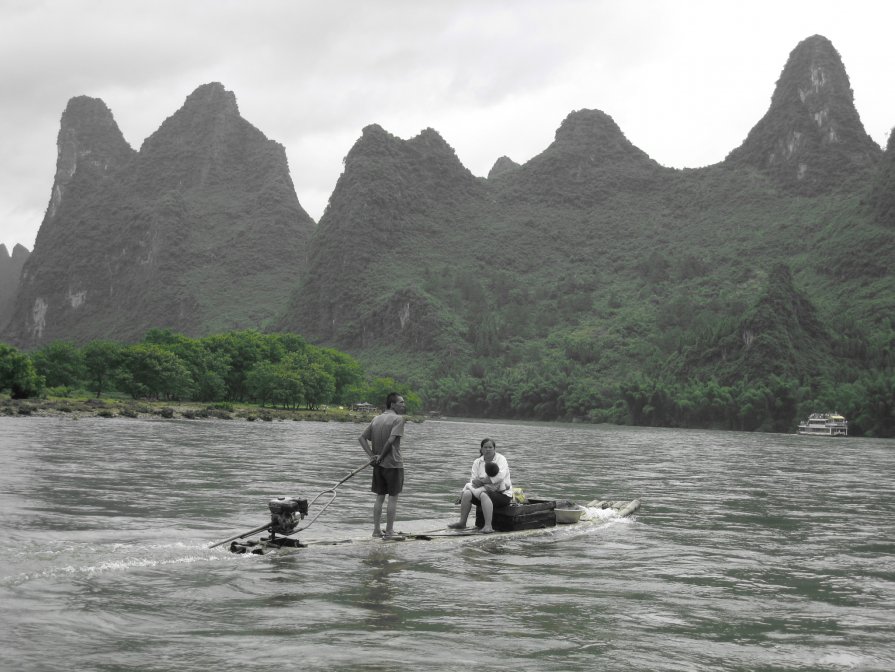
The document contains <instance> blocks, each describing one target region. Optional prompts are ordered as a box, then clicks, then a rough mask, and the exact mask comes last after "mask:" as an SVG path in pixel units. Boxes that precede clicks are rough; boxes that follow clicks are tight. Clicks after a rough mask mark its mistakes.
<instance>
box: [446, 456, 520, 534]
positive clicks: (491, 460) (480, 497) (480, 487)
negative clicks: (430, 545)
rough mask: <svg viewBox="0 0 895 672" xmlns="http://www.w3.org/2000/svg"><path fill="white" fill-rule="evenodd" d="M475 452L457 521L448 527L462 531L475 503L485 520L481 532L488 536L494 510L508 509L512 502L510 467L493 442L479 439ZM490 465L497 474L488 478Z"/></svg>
mask: <svg viewBox="0 0 895 672" xmlns="http://www.w3.org/2000/svg"><path fill="white" fill-rule="evenodd" d="M479 453H480V454H481V456H480V457H478V458H477V459H476V460H475V462H473V463H472V472H471V475H470V479H469V483H467V484H466V486H465V487H464V488H463V493H462V494H461V495H460V520H459V521H458V522H456V523H451V524H450V525H448V527H449V528H451V529H453V530H463V529H465V528H466V520H467V519H468V518H469V512H470V511H471V510H472V505H473V504H475V505H476V506H478V507H481V509H482V517H483V518H484V520H485V524H484V526H483V527H482V533H483V534H489V533H491V532H493V531H494V528H493V527H492V526H491V521H492V519H493V517H494V509H499V508H502V507H504V506H508V505H509V504H510V502H512V501H513V483H512V482H511V481H510V465H509V464H507V458H505V457H504V456H503V455H501V454H500V453H498V452H497V444H496V443H495V442H494V439H482V443H481V448H480V449H479ZM490 464H494V465H496V466H497V473H496V474H495V475H493V476H489V475H488V471H487V470H488V469H490V470H491V471H492V473H493V471H494V467H493V466H491V467H488V465H490Z"/></svg>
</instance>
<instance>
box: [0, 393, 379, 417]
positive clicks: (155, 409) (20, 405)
mask: <svg viewBox="0 0 895 672" xmlns="http://www.w3.org/2000/svg"><path fill="white" fill-rule="evenodd" d="M3 416H16V417H29V416H33V417H54V416H64V417H70V418H73V419H78V418H84V417H99V418H119V417H120V418H143V419H150V418H158V419H164V420H172V419H182V420H207V419H209V420H232V421H243V422H254V421H262V422H272V421H274V420H278V421H283V420H295V421H302V420H312V421H317V422H358V423H365V422H369V421H370V419H371V418H372V417H373V414H370V413H359V412H356V411H350V410H348V409H345V408H338V407H336V408H322V409H318V410H310V411H308V410H303V409H302V410H299V409H279V408H268V407H263V408H262V407H259V406H252V405H248V404H229V403H217V404H199V403H180V402H157V401H138V400H118V399H8V398H7V399H0V417H3Z"/></svg>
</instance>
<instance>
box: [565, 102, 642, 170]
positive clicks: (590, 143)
mask: <svg viewBox="0 0 895 672" xmlns="http://www.w3.org/2000/svg"><path fill="white" fill-rule="evenodd" d="M553 148H554V149H557V150H560V151H562V152H569V153H573V154H578V153H582V152H591V153H595V155H598V156H599V157H601V158H602V159H603V160H619V159H631V158H634V159H637V160H647V161H651V160H650V158H649V156H648V155H647V154H646V152H644V151H642V150H641V149H638V148H637V147H635V146H634V145H633V144H631V142H630V141H629V140H628V139H627V138H626V137H625V134H624V133H623V132H622V130H621V129H620V128H619V127H618V124H616V123H615V120H614V119H613V118H612V117H610V116H609V115H608V114H606V113H605V112H602V111H600V110H577V111H575V112H572V113H571V114H569V116H567V117H566V118H565V119H564V120H563V122H562V124H560V126H559V128H558V129H557V130H556V136H555V140H554V143H553Z"/></svg>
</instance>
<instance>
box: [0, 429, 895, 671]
mask: <svg viewBox="0 0 895 672" xmlns="http://www.w3.org/2000/svg"><path fill="white" fill-rule="evenodd" d="M361 429H362V426H361V425H354V424H345V423H315V422H291V421H282V422H276V421H275V422H238V421H188V420H183V421H176V420H145V421H144V420H128V419H123V418H119V419H103V418H82V419H74V418H65V417H61V418H38V417H31V418H16V417H12V418H7V417H0V502H2V512H0V530H2V537H3V542H4V543H3V545H2V549H0V553H2V562H0V602H2V605H3V606H2V610H0V666H2V669H4V670H17V671H18V670H21V671H30V670H41V671H42V670H59V669H64V670H79V671H83V670H100V671H109V672H111V671H118V670H178V671H193V670H212V669H214V670H243V669H253V670H267V669H271V670H272V669H296V670H298V669H300V670H335V669H338V670H418V669H426V670H468V669H471V668H473V667H477V668H478V669H498V668H500V669H504V670H514V671H523V670H532V671H535V670H537V671H541V670H604V671H605V670H608V671H615V670H617V671H625V672H631V671H632V670H686V671H693V670H697V671H701V670H705V671H717V670H811V671H818V670H880V671H882V670H886V671H888V670H892V669H895V483H893V474H895V441H893V440H871V439H861V438H848V439H823V438H816V437H804V436H796V435H779V434H748V433H737V432H713V431H684V430H669V429H648V428H630V427H624V428H623V427H611V426H588V425H557V424H536V423H500V422H461V421H447V420H445V421H427V422H424V423H420V424H413V423H408V426H407V432H406V436H405V440H404V446H405V448H404V453H405V460H406V461H407V478H406V482H405V493H404V494H403V495H402V496H401V498H400V500H399V509H398V519H399V523H398V526H397V527H398V528H399V529H400V528H401V522H400V521H401V520H404V521H408V520H411V519H416V518H435V519H443V520H444V521H445V522H448V521H449V520H454V519H456V515H457V510H458V508H457V507H456V506H454V500H455V498H456V495H457V492H458V491H459V489H460V487H461V486H462V484H463V482H464V481H465V480H466V477H467V475H468V473H469V466H470V464H471V462H472V460H473V459H474V458H475V457H476V456H477V451H478V443H479V440H480V439H481V438H483V437H485V436H490V437H492V438H494V439H495V440H496V441H497V445H498V450H499V451H500V452H502V453H504V455H506V457H507V459H508V460H509V462H510V465H511V468H512V472H513V483H514V485H516V486H521V487H522V488H523V489H524V490H525V492H526V493H527V494H529V495H537V496H544V497H567V498H571V499H573V500H576V501H579V502H587V501H589V500H592V499H595V498H608V499H616V500H628V499H633V498H640V499H641V501H642V503H643V505H642V508H641V509H640V511H638V512H637V513H636V514H635V516H633V517H632V518H626V519H609V520H606V521H603V522H599V523H595V524H587V525H578V526H561V527H560V526H558V527H556V528H553V529H551V530H549V531H547V532H544V533H538V534H536V535H531V536H521V537H515V538H513V537H510V538H507V537H503V538H502V537H501V536H500V535H487V536H485V535H483V536H478V537H475V538H472V539H471V540H469V541H467V542H465V543H457V542H456V541H448V542H444V541H442V542H391V543H383V542H373V541H369V542H364V543H356V544H350V545H346V546H335V547H326V546H317V547H315V546H311V547H309V548H305V549H301V550H294V551H291V552H281V553H278V554H268V555H248V554H247V555H236V554H233V553H230V552H228V550H227V547H226V545H225V546H222V547H219V548H215V549H209V548H208V546H209V545H210V544H211V543H212V542H215V541H219V540H221V539H224V538H226V537H229V536H232V535H233V534H236V533H239V532H241V531H244V530H249V529H251V528H254V527H257V526H258V525H260V524H263V523H264V522H265V520H266V519H267V518H268V512H267V501H268V499H270V498H271V497H272V496H276V495H283V494H291V495H299V496H302V497H307V498H309V499H310V498H312V497H313V496H315V495H316V494H318V493H320V492H321V491H323V490H325V489H327V488H330V487H331V486H332V485H333V484H335V483H336V482H338V481H339V480H340V479H342V478H343V477H344V476H346V475H347V474H348V473H350V472H351V471H352V470H353V469H355V468H357V467H358V466H360V465H361V464H363V462H364V459H363V458H364V456H363V453H362V451H361V450H360V447H359V446H358V444H357V435H358V434H359V433H360V431H361ZM336 492H337V496H336V499H335V500H334V501H333V503H332V504H331V505H330V506H329V508H327V509H326V510H325V511H324V512H323V514H321V516H320V518H318V519H317V520H316V521H315V522H314V524H313V525H312V527H311V528H309V529H308V531H307V533H304V532H303V533H302V535H304V534H307V535H311V533H312V532H314V531H316V532H317V533H318V534H324V535H333V536H346V537H355V536H356V537H365V536H367V535H369V532H370V530H371V524H370V521H369V518H370V510H371V506H372V495H371V494H370V492H369V472H368V471H364V472H361V473H360V474H359V475H357V476H355V477H354V478H352V479H350V480H348V481H346V482H345V483H344V484H343V485H341V486H340V487H339V488H338V490H337V491H336ZM319 501H322V500H319ZM314 508H315V505H312V511H311V513H312V514H313V513H314ZM302 535H299V536H300V538H301V536H302Z"/></svg>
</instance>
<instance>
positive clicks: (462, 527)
mask: <svg viewBox="0 0 895 672" xmlns="http://www.w3.org/2000/svg"><path fill="white" fill-rule="evenodd" d="M448 528H449V529H451V530H465V529H466V523H461V522H460V521H457V522H456V523H451V524H450V525H448Z"/></svg>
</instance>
